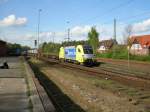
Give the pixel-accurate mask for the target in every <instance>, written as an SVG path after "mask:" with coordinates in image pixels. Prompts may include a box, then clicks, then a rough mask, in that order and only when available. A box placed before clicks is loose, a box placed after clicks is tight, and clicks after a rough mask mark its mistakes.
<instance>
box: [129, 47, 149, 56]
mask: <svg viewBox="0 0 150 112" xmlns="http://www.w3.org/2000/svg"><path fill="white" fill-rule="evenodd" d="M130 53H131V54H133V55H149V54H150V49H148V48H144V49H140V50H138V49H135V50H133V49H130Z"/></svg>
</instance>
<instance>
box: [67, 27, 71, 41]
mask: <svg viewBox="0 0 150 112" xmlns="http://www.w3.org/2000/svg"><path fill="white" fill-rule="evenodd" d="M67 39H68V42H69V40H70V28H68V38H67Z"/></svg>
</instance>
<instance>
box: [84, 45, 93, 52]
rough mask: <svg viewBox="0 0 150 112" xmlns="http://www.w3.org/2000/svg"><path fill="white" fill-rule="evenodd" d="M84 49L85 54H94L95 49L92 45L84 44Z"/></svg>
mask: <svg viewBox="0 0 150 112" xmlns="http://www.w3.org/2000/svg"><path fill="white" fill-rule="evenodd" d="M83 50H84V53H85V54H93V49H92V47H91V46H84V47H83Z"/></svg>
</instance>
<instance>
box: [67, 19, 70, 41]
mask: <svg viewBox="0 0 150 112" xmlns="http://www.w3.org/2000/svg"><path fill="white" fill-rule="evenodd" d="M69 23H70V22H69V21H67V24H69ZM66 39H67V40H68V42H69V40H70V28H68V37H67V38H66Z"/></svg>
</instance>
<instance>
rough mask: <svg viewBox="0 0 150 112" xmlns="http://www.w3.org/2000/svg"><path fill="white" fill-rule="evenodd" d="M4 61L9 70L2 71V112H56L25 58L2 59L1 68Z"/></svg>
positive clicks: (0, 71)
mask: <svg viewBox="0 0 150 112" xmlns="http://www.w3.org/2000/svg"><path fill="white" fill-rule="evenodd" d="M4 61H7V63H8V66H9V69H0V112H31V111H33V112H55V111H56V110H55V107H54V106H53V104H52V102H51V101H50V100H49V98H48V96H47V94H46V92H45V91H44V89H43V87H42V86H41V85H40V83H39V82H38V81H37V80H36V78H35V77H34V76H33V72H32V70H31V68H30V67H29V65H28V64H27V63H26V61H25V60H24V59H23V58H21V57H3V58H0V66H2V63H3V62H4ZM43 99H44V100H43Z"/></svg>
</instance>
